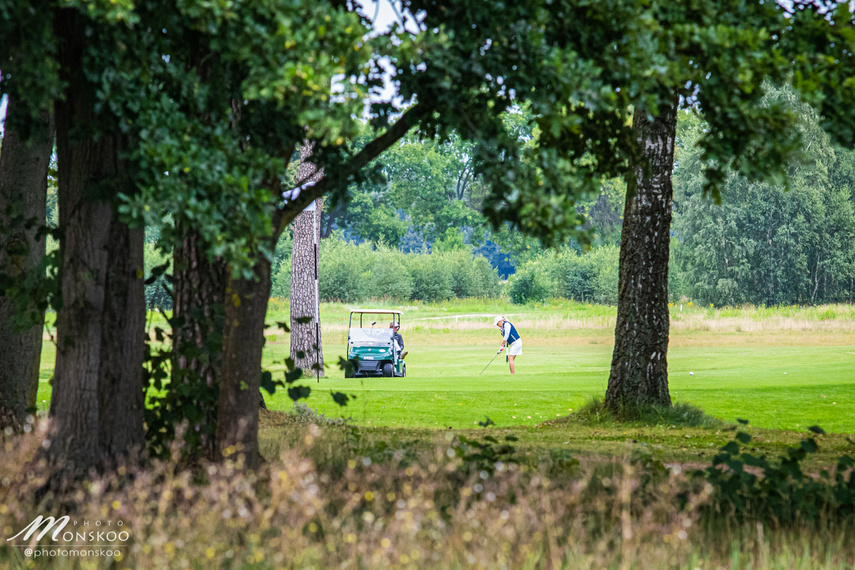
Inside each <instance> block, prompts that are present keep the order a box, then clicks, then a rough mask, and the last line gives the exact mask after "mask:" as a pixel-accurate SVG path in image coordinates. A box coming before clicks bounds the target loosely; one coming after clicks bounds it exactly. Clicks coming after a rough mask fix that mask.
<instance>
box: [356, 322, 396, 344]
mask: <svg viewBox="0 0 855 570" xmlns="http://www.w3.org/2000/svg"><path fill="white" fill-rule="evenodd" d="M348 337H349V338H350V342H352V343H353V344H359V345H390V344H391V343H392V329H389V328H379V327H376V326H375V327H374V328H362V329H361V328H359V327H354V328H352V329H350V331H349V333H348Z"/></svg>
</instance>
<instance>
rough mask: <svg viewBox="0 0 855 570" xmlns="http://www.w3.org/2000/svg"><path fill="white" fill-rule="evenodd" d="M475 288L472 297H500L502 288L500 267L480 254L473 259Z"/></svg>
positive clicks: (471, 292) (471, 293) (472, 267)
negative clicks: (494, 265)
mask: <svg viewBox="0 0 855 570" xmlns="http://www.w3.org/2000/svg"><path fill="white" fill-rule="evenodd" d="M470 267H471V269H472V274H473V276H474V278H473V288H472V291H470V297H498V296H499V293H500V292H501V290H502V280H501V279H500V278H499V271H498V269H496V268H494V267H493V266H492V265H490V261H489V260H488V259H487V258H486V257H484V256H482V255H479V256H477V257H476V258H475V259H473V260H472V262H471V264H470Z"/></svg>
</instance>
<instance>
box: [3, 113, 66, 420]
mask: <svg viewBox="0 0 855 570" xmlns="http://www.w3.org/2000/svg"><path fill="white" fill-rule="evenodd" d="M18 109H19V108H18V104H17V102H16V99H15V98H10V99H9V102H8V105H7V107H6V119H7V120H6V132H5V136H4V138H3V149H2V153H0V226H2V227H3V228H4V229H5V231H7V232H8V234H6V235H4V236H3V237H4V239H5V243H4V244H3V246H2V248H0V274H5V275H6V277H8V278H10V279H13V280H15V281H19V280H22V279H25V278H26V276H27V274H32V273H33V272H34V271H35V270H36V268H37V266H38V265H39V263H40V262H41V260H42V258H44V256H45V238H44V237H40V238H38V239H37V236H36V233H37V232H38V231H39V230H40V229H41V228H43V227H44V226H45V211H46V209H45V208H46V206H45V202H46V199H47V173H48V166H49V164H50V156H51V151H52V150H53V124H52V121H51V117H50V115H49V113H48V112H47V111H44V112H42V113H41V116H40V117H39V120H38V121H37V122H36V123H37V124H35V125H33V129H32V136H31V137H30V140H28V141H25V140H22V137H21V136H20V134H19V133H18V132H17V131H16V130H14V129H13V128H11V125H12V123H11V121H9V118H10V117H12V116H13V115H14V114H15V113H17V112H19V110H18ZM7 213H10V214H18V215H20V220H19V221H15V222H13V221H11V220H10V219H9V218H8V216H7V215H6V214H7ZM27 224H31V227H29V228H27V227H26V225H27ZM41 277H42V278H43V277H44V276H41ZM20 308H21V305H17V306H16V303H15V301H14V300H13V299H10V298H7V297H6V296H5V294H4V295H3V296H0V429H3V428H5V427H9V426H11V427H13V428H18V427H20V426H21V423H22V422H23V420H24V416H25V414H26V410H27V409H28V408H34V407H35V406H36V393H37V391H38V387H39V364H40V362H41V354H42V334H43V332H44V322H45V314H44V311H43V310H40V309H39V308H37V307H36V306H35V305H34V304H32V303H30V304H29V306H28V307H27V308H26V311H27V312H28V313H30V315H26V316H24V315H21V314H20ZM22 317H23V319H25V320H26V322H27V323H28V324H32V326H30V327H29V328H26V329H25V330H21V329H20V328H19V327H18V326H17V324H16V321H18V320H19V319H21V318H22Z"/></svg>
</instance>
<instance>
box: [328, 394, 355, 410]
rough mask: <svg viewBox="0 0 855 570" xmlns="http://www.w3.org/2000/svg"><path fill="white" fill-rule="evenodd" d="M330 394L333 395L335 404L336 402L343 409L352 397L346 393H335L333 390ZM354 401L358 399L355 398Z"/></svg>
mask: <svg viewBox="0 0 855 570" xmlns="http://www.w3.org/2000/svg"><path fill="white" fill-rule="evenodd" d="M330 394H332V399H333V402H335V403H336V404H338V405H339V406H341V407H342V408H343V407H345V406H346V405H347V402H348V400H350V399H351V396H348V395H347V394H345V393H344V392H333V391H332V390H330ZM353 399H356V397H355V396H353Z"/></svg>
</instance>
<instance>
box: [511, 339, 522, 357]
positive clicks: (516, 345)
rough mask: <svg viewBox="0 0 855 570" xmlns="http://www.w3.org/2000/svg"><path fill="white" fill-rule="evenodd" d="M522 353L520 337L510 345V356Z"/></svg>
mask: <svg viewBox="0 0 855 570" xmlns="http://www.w3.org/2000/svg"><path fill="white" fill-rule="evenodd" d="M520 354H522V339H521V338H519V339H517V340H515V341H514V342H512V343H511V344H509V345H508V356H519V355H520Z"/></svg>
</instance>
